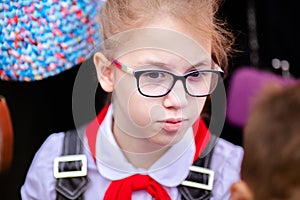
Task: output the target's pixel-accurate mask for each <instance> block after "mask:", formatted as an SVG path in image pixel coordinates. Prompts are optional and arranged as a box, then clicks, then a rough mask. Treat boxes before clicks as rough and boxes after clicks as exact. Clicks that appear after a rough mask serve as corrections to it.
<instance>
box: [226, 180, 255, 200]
mask: <svg viewBox="0 0 300 200" xmlns="http://www.w3.org/2000/svg"><path fill="white" fill-rule="evenodd" d="M230 193H231V198H230V199H231V200H254V198H253V194H252V192H251V190H250V188H249V186H248V185H247V183H246V182H245V181H238V182H236V183H234V184H232V186H231V188H230Z"/></svg>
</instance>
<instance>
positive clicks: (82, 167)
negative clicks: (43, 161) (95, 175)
mask: <svg viewBox="0 0 300 200" xmlns="http://www.w3.org/2000/svg"><path fill="white" fill-rule="evenodd" d="M76 161H77V162H78V161H80V162H81V164H78V167H77V166H76V168H77V169H78V168H79V170H73V171H62V170H61V169H62V168H63V167H59V166H60V164H61V165H64V164H67V163H70V162H76ZM53 169H54V177H55V178H70V177H82V176H86V175H87V158H86V155H83V154H79V155H67V156H60V157H56V158H55V159H54V168H53Z"/></svg>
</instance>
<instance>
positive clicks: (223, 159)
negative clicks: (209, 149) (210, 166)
mask: <svg viewBox="0 0 300 200" xmlns="http://www.w3.org/2000/svg"><path fill="white" fill-rule="evenodd" d="M243 155H244V150H243V148H242V147H240V146H237V145H234V144H232V143H230V142H228V141H226V140H224V139H222V138H219V139H218V140H217V143H216V146H215V148H214V153H213V157H214V158H213V160H214V162H216V163H218V164H224V163H228V164H231V165H232V167H237V168H240V162H241V159H242V158H243ZM236 165H237V166H236Z"/></svg>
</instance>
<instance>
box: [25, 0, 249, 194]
mask: <svg viewBox="0 0 300 200" xmlns="http://www.w3.org/2000/svg"><path fill="white" fill-rule="evenodd" d="M217 7H218V4H217V1H214V0H191V1H181V0H108V1H106V2H105V3H104V5H103V7H102V10H101V15H100V20H101V24H100V25H101V31H102V38H103V41H104V42H103V44H102V45H101V49H100V50H99V51H98V52H97V53H96V54H95V56H94V63H95V66H96V71H97V77H98V80H99V83H100V85H101V87H102V89H103V90H105V91H106V92H108V93H111V101H110V102H111V103H110V104H108V105H107V106H105V107H104V108H103V110H102V111H101V112H100V114H99V115H98V116H97V119H95V120H94V121H93V122H91V123H90V124H89V125H87V126H86V128H84V137H83V138H82V139H83V142H82V143H83V146H84V147H85V148H83V152H82V154H81V155H80V156H81V157H74V156H71V157H70V156H69V157H68V156H62V157H60V156H61V155H62V154H63V155H65V154H78V153H80V152H79V151H77V149H78V148H77V147H79V146H80V144H79V143H80V142H79V143H78V141H79V140H78V139H77V140H74V142H73V143H76V142H77V143H76V144H78V145H76V144H73V145H74V148H72V147H68V145H69V144H72V142H71V143H66V141H67V140H68V139H66V138H69V137H67V135H70V134H67V133H58V134H53V135H52V136H50V137H49V138H48V140H47V141H46V142H45V143H44V145H43V146H42V147H41V149H40V150H39V152H38V153H37V155H36V156H35V158H34V160H33V163H32V165H31V167H30V169H29V172H28V175H27V177H26V180H25V184H24V185H23V187H22V190H21V194H22V197H23V199H39V198H41V199H55V198H56V197H57V198H58V197H59V198H62V196H64V199H71V198H81V196H84V197H85V199H95V198H96V199H153V198H154V199H220V200H221V199H222V200H223V199H229V189H230V185H231V184H232V183H233V182H235V181H237V180H239V172H240V162H241V158H242V154H243V151H242V149H241V148H240V147H237V146H234V145H232V144H230V143H228V142H226V141H224V140H222V139H217V141H216V142H214V141H215V140H214V135H212V134H210V133H209V132H208V131H207V128H206V125H205V123H204V122H203V120H201V119H200V114H201V111H202V109H203V107H204V103H205V101H206V97H207V96H208V95H210V94H211V93H212V92H213V91H214V89H215V88H216V87H217V84H218V80H220V79H219V76H220V74H222V73H223V71H222V69H221V68H220V67H219V66H218V64H219V65H220V66H226V62H227V59H226V56H227V50H229V49H230V48H229V42H228V41H226V40H225V38H227V36H228V35H226V32H225V31H224V30H223V29H222V28H221V27H219V26H218V24H217V23H216V22H217V20H216V19H215V18H214V14H215V12H216V8H217ZM212 58H213V59H212ZM75 93H76V90H75ZM212 101H213V99H212ZM212 105H214V103H212ZM73 111H74V110H73ZM74 112H75V111H74ZM213 117H220V116H212V118H213ZM80 130H82V129H81V127H80V128H79V129H78V130H77V132H78V133H81V131H80ZM73 135H76V134H73ZM64 139H65V140H64ZM214 145H215V147H214V148H213V150H212V151H211V152H210V153H208V154H207V153H203V152H204V149H206V150H207V149H209V148H211V146H214ZM63 147H64V148H63ZM75 147H76V148H75ZM69 150H70V151H71V153H70V151H69ZM66 151H69V152H68V153H66ZM206 152H207V151H206ZM201 153H202V154H201ZM200 155H202V156H201V157H203V156H205V157H204V158H202V159H200ZM76 160H80V161H81V164H82V166H81V167H79V171H77V172H76V173H75V175H74V173H73V171H72V169H71V173H73V174H72V175H70V176H69V175H68V174H70V173H69V172H70V171H68V170H66V169H65V168H64V169H65V171H64V170H63V169H62V168H61V167H59V163H65V162H70V161H76ZM85 160H87V164H86V163H85ZM53 162H54V169H53ZM85 165H87V167H86V168H87V179H86V178H84V177H85V174H86V172H85ZM192 165H195V166H192ZM199 166H201V167H199ZM53 170H54V176H55V177H56V178H57V179H56V178H55V177H53V174H52V173H53ZM69 170H70V169H69ZM199 174H200V175H199ZM203 174H204V175H203ZM66 177H67V178H66ZM67 179H68V180H71V181H70V182H68V183H71V184H68V183H67V186H66V185H65V186H64V187H60V186H61V185H63V184H65V183H66V181H67ZM202 179H203V180H202ZM87 180H88V181H87ZM63 182H64V183H63ZM76 182H77V183H76ZM78 182H79V184H78ZM87 182H88V183H87ZM74 185H75V186H74ZM81 185H83V186H82V187H81ZM77 186H78V187H77ZM56 190H57V191H56ZM66 191H67V192H66ZM83 191H84V192H83Z"/></svg>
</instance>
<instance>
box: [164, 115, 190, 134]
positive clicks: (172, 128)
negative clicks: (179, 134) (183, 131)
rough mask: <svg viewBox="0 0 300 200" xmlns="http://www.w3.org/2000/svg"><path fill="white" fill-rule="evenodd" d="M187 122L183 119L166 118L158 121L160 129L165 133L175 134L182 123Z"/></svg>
mask: <svg viewBox="0 0 300 200" xmlns="http://www.w3.org/2000/svg"><path fill="white" fill-rule="evenodd" d="M184 121H187V119H183V118H168V119H165V120H161V121H159V122H160V123H162V124H163V125H162V128H163V129H164V130H165V131H168V132H176V131H178V130H179V129H180V127H181V126H182V124H183V122H184Z"/></svg>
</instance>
